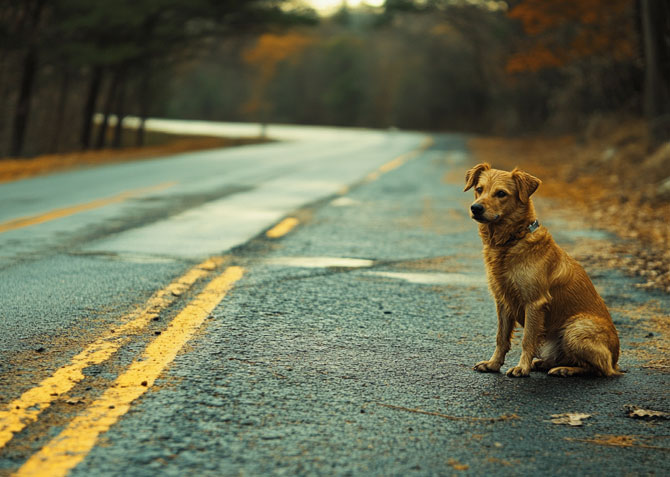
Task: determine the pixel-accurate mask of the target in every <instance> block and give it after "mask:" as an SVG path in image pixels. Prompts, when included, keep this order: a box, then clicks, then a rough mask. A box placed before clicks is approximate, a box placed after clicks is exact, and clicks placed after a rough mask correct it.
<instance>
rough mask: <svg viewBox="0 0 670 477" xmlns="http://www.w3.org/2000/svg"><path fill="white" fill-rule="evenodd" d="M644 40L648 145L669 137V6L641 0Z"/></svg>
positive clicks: (651, 0)
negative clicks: (649, 140)
mask: <svg viewBox="0 0 670 477" xmlns="http://www.w3.org/2000/svg"><path fill="white" fill-rule="evenodd" d="M640 6H641V17H642V39H643V43H644V75H645V81H644V111H645V115H646V116H647V121H648V122H649V133H650V139H651V146H652V147H655V146H657V145H659V144H660V143H661V142H663V141H666V140H668V139H670V37H669V35H670V6H669V5H668V3H666V2H664V1H659V0H641V4H640Z"/></svg>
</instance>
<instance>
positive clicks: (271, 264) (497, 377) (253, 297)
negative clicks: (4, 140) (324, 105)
mask: <svg viewBox="0 0 670 477" xmlns="http://www.w3.org/2000/svg"><path fill="white" fill-rule="evenodd" d="M282 131H283V133H285V136H286V138H287V139H290V140H287V141H282V142H275V143H269V144H263V145H256V146H245V147H240V148H235V149H225V150H210V151H205V152H197V153H187V154H180V155H177V156H172V157H166V158H160V159H154V160H146V161H140V162H127V163H122V164H116V165H108V166H103V167H96V168H89V169H81V170H75V171H70V172H64V173H58V174H52V175H48V176H42V177H38V178H33V179H27V180H22V181H17V182H13V183H7V184H3V185H0V202H1V203H2V207H1V208H0V250H1V252H0V296H1V297H2V301H1V303H0V307H1V308H0V317H1V319H0V353H1V354H0V405H1V407H0V475H39V476H50V475H54V476H55V475H72V476H88V475H103V476H122V475H123V476H127V475H133V476H145V475H146V476H153V475H212V476H214V475H216V476H218V475H281V474H285V475H343V474H347V475H453V474H469V475H489V474H491V475H667V474H668V473H670V458H669V457H670V453H669V451H670V429H669V423H670V421H664V420H644V419H634V418H632V417H629V415H628V414H627V411H625V410H624V406H626V405H629V404H630V405H634V406H638V407H640V408H643V409H648V410H657V411H670V403H669V401H668V397H669V396H668V390H669V389H670V386H669V385H670V380H669V379H668V368H667V355H666V354H664V352H665V353H667V349H668V348H667V344H668V334H667V333H668V328H667V326H668V325H667V323H668V316H667V315H668V310H669V309H670V299H669V298H668V296H667V295H664V294H660V293H655V292H651V291H644V290H641V289H639V288H637V287H636V286H635V285H636V281H635V279H632V278H629V277H627V276H626V275H625V274H624V273H623V271H620V270H615V269H611V268H609V267H608V266H606V265H604V264H602V263H600V262H597V261H589V260H587V261H586V264H585V265H586V268H587V271H588V272H589V274H590V275H591V277H592V279H593V281H594V283H595V285H596V287H597V288H598V290H599V291H600V293H601V294H602V296H603V297H604V299H605V301H606V302H607V304H608V306H609V307H610V310H611V312H612V315H613V318H614V321H615V323H616V325H617V328H618V330H619V334H620V337H621V341H622V358H621V361H620V364H621V366H622V368H624V369H625V370H627V373H626V374H625V375H624V376H622V377H620V378H613V379H604V378H588V377H580V378H570V379H560V378H551V377H548V376H546V375H545V374H543V373H532V376H531V377H530V378H528V379H511V378H507V377H506V376H505V375H504V374H479V373H476V372H475V371H473V370H472V366H473V365H474V363H475V362H477V361H479V360H482V359H486V358H488V357H489V355H490V354H491V352H492V350H493V347H494V343H495V333H496V317H495V306H494V304H493V301H492V299H491V298H490V296H489V293H488V290H487V287H486V281H485V275H484V267H483V263H482V259H481V242H480V239H479V237H478V235H477V231H476V226H475V224H474V223H473V222H472V221H471V219H470V218H469V217H468V214H467V210H468V206H469V204H470V202H471V196H470V194H469V193H463V192H462V189H463V178H464V174H465V170H466V169H467V168H468V167H470V165H471V164H472V159H471V158H470V157H469V155H468V151H467V148H466V145H465V140H464V138H463V137H461V136H458V135H433V136H427V135H423V134H414V133H404V132H397V131H395V132H394V131H389V132H385V131H365V130H336V129H327V128H293V129H291V128H285V129H283V130H281V129H277V134H278V135H279V136H281V134H280V133H281V132H282ZM268 133H269V134H270V135H272V134H273V129H272V127H270V128H269V130H268ZM290 133H294V134H293V136H290ZM289 136H290V137H289ZM535 197H536V204H537V206H538V213H539V218H540V221H541V222H542V223H543V224H544V225H546V226H547V227H548V228H549V230H550V231H551V232H552V233H553V235H554V237H555V238H556V240H557V241H558V242H559V244H561V245H562V246H563V247H564V248H566V249H567V250H568V251H569V252H570V253H572V254H573V255H577V257H578V258H588V257H589V254H590V252H589V251H591V250H596V249H598V247H599V246H600V245H602V244H605V243H607V242H608V241H612V240H617V239H616V238H615V237H613V236H610V235H608V234H606V233H605V232H602V231H599V230H597V228H593V227H592V226H586V225H585V224H584V223H583V222H581V221H580V220H579V219H578V217H575V214H570V212H569V211H567V212H566V211H565V210H564V209H560V208H559V207H558V206H556V205H555V204H552V203H550V202H548V201H546V200H543V199H542V189H541V188H540V189H539V191H538V193H537V194H536V196H535ZM519 336H520V333H517V337H516V338H515V340H514V342H513V348H512V351H511V353H510V355H509V356H508V359H507V363H506V365H505V367H504V368H503V370H504V369H506V368H507V366H510V365H511V364H510V363H515V362H516V360H517V359H518V356H519V354H520V340H519ZM664 350H665V351H664ZM566 413H567V414H569V416H568V418H567V419H565V420H566V421H570V416H572V422H573V424H577V423H579V422H580V419H579V418H578V417H579V416H577V417H576V418H575V415H576V414H582V415H584V416H582V419H581V425H580V426H571V425H568V424H561V423H560V422H561V421H560V418H556V417H552V416H555V415H560V414H566Z"/></svg>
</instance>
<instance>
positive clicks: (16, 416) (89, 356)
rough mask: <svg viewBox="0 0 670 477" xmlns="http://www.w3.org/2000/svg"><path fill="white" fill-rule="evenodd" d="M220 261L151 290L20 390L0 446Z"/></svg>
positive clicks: (2, 424)
mask: <svg viewBox="0 0 670 477" xmlns="http://www.w3.org/2000/svg"><path fill="white" fill-rule="evenodd" d="M223 261H224V258H223V257H212V258H210V259H208V260H206V261H204V262H202V263H201V264H199V265H196V266H195V267H193V268H191V269H190V270H189V271H187V272H186V273H185V274H184V275H182V276H181V277H179V278H178V279H176V280H175V281H173V282H172V283H170V284H169V285H168V286H167V287H165V288H163V289H162V290H159V291H157V292H156V293H154V294H153V296H152V297H151V298H150V299H149V300H148V301H147V303H146V304H145V305H144V306H143V307H142V308H141V309H139V310H136V311H134V312H131V313H129V314H128V315H126V316H124V317H123V318H122V322H123V324H121V325H120V326H117V327H115V329H114V330H113V331H109V332H108V333H107V334H106V335H105V336H103V337H101V338H99V339H97V340H96V341H94V342H93V343H91V344H90V345H89V346H88V347H86V349H84V350H83V351H82V352H80V353H79V354H78V355H76V356H75V357H74V358H72V360H71V361H70V363H69V364H67V365H65V366H63V367H61V368H59V369H58V370H56V372H54V374H53V375H52V376H50V377H48V378H46V379H44V380H43V381H42V382H41V383H39V384H38V385H37V386H35V387H34V388H31V389H29V390H28V391H26V392H24V393H23V394H22V395H21V396H20V397H18V398H17V399H15V400H13V401H12V402H10V403H9V404H8V405H7V407H6V408H5V409H4V410H0V449H2V448H3V447H4V446H5V445H6V444H7V443H8V442H9V441H10V440H11V439H12V437H13V436H14V434H16V433H17V432H20V431H21V430H22V429H24V428H25V427H26V426H27V425H28V424H30V423H32V422H34V421H36V420H37V417H38V416H39V414H40V413H41V412H42V411H44V410H45V409H46V408H48V407H49V406H50V405H51V403H52V402H53V401H55V400H56V399H58V398H59V396H61V395H63V394H65V393H66V392H68V391H69V390H70V389H72V388H73V387H74V386H75V385H76V384H77V383H79V382H80V381H82V380H83V379H84V374H83V370H84V369H86V368H87V367H89V366H92V365H95V364H100V363H103V362H105V361H107V360H108V359H109V358H110V357H111V356H112V355H113V354H114V353H115V352H116V351H117V350H118V349H119V348H120V347H121V346H122V345H123V344H125V343H126V342H127V341H128V340H129V339H130V337H129V336H128V334H129V333H133V332H138V331H140V330H141V329H142V328H144V327H146V326H147V325H148V324H149V323H150V322H151V320H152V319H153V318H155V317H157V316H158V315H159V314H160V312H161V311H162V310H164V309H165V308H167V307H168V306H169V305H170V304H172V303H173V302H174V301H175V300H176V297H178V296H179V295H181V294H182V293H184V292H185V291H186V290H188V289H189V288H190V287H191V285H193V284H194V283H195V282H196V281H197V280H198V279H200V278H202V277H204V276H206V275H208V274H209V273H210V272H211V271H213V270H214V269H215V268H216V267H217V266H219V265H221V264H222V263H223Z"/></svg>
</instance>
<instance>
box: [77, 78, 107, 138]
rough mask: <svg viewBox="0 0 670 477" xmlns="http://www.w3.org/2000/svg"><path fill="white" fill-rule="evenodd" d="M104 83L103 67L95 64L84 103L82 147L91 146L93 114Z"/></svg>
mask: <svg viewBox="0 0 670 477" xmlns="http://www.w3.org/2000/svg"><path fill="white" fill-rule="evenodd" d="M101 83H102V67H101V66H95V67H94V68H93V72H92V74H91V83H90V85H89V88H88V94H87V96H86V103H85V104H84V118H83V119H84V122H83V124H82V130H81V148H82V149H88V148H89V147H90V146H91V133H92V131H93V115H94V114H95V105H96V102H97V100H98V94H99V93H100V84H101Z"/></svg>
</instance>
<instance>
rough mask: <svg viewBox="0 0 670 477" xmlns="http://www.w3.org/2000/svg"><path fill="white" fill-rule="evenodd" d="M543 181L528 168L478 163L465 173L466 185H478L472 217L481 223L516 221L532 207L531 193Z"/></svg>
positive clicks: (471, 210)
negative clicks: (508, 168) (531, 173)
mask: <svg viewBox="0 0 670 477" xmlns="http://www.w3.org/2000/svg"><path fill="white" fill-rule="evenodd" d="M541 182H542V181H540V179H538V178H537V177H534V176H532V175H530V174H528V173H527V172H523V171H520V170H518V169H514V170H513V171H511V172H508V171H501V170H499V169H491V166H490V165H488V164H486V163H483V164H477V165H476V166H475V167H473V168H472V169H470V170H469V171H468V172H467V173H466V175H465V189H464V191H466V190H469V189H471V188H472V187H474V189H475V201H474V202H473V203H472V205H471V206H470V213H471V217H472V218H473V219H474V220H476V221H477V222H479V223H482V224H495V223H504V222H508V221H516V220H519V219H520V218H521V216H523V215H525V212H526V211H528V210H529V208H530V205H529V204H530V196H531V195H532V194H533V192H535V190H537V188H538V186H539V185H540V184H541Z"/></svg>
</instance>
